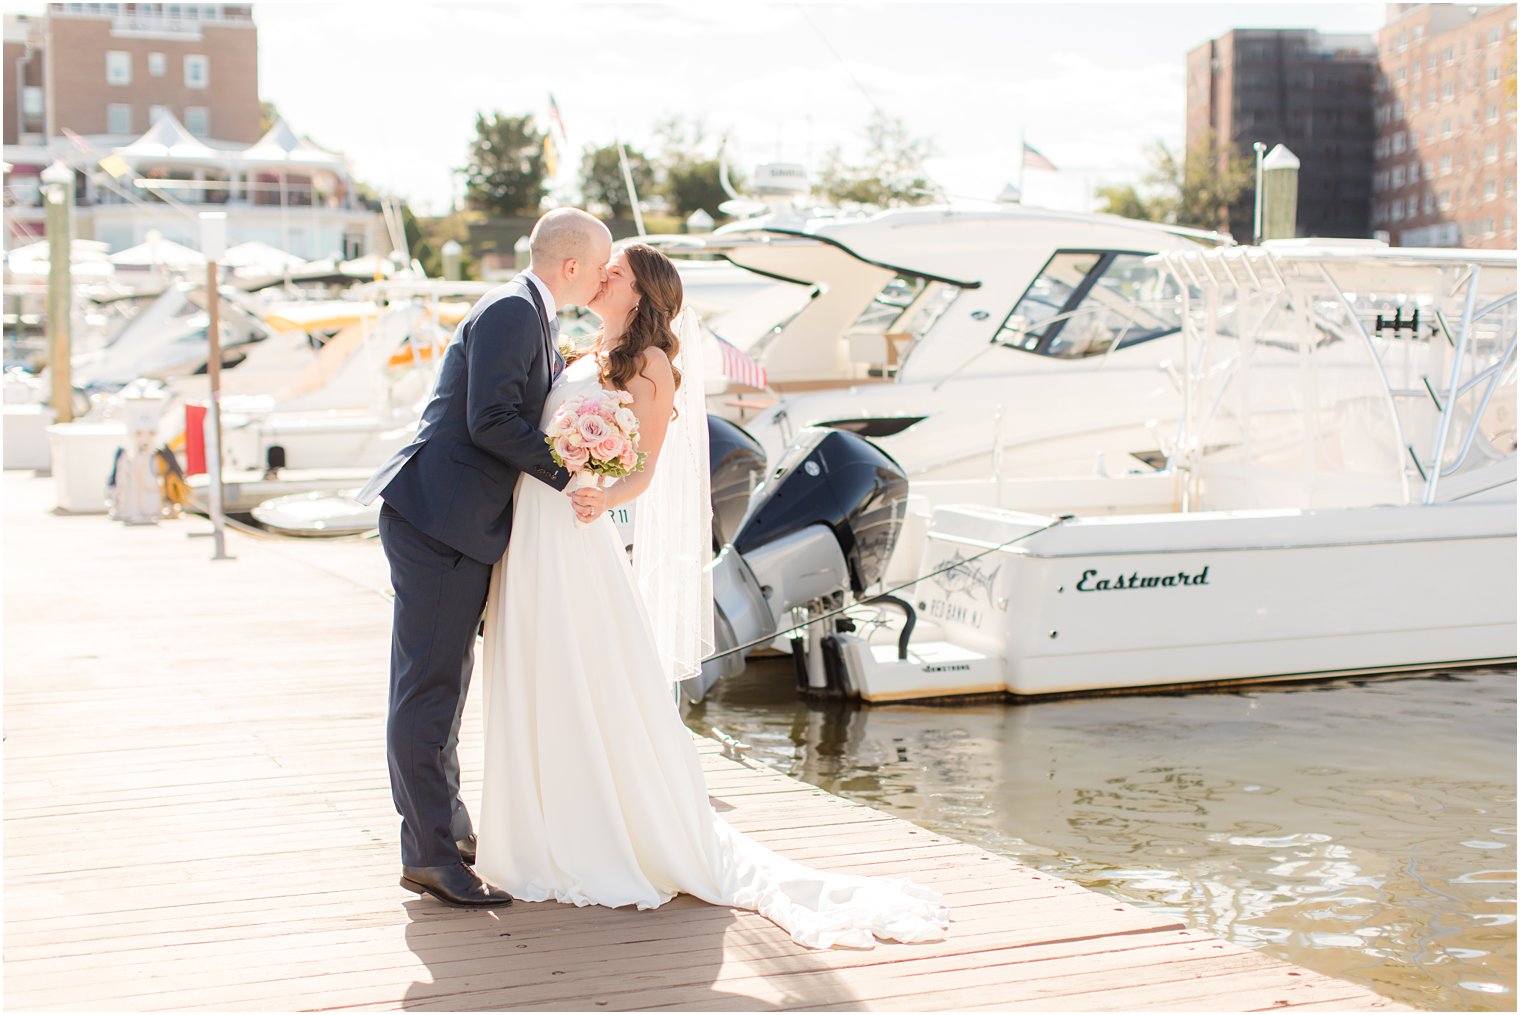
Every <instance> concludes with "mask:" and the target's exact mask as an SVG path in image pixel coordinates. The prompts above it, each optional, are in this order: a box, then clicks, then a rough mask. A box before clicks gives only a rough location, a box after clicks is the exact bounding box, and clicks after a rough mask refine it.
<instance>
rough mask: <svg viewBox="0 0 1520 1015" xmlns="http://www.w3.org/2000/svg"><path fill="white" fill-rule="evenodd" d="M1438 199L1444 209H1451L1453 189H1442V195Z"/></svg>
mask: <svg viewBox="0 0 1520 1015" xmlns="http://www.w3.org/2000/svg"><path fill="white" fill-rule="evenodd" d="M1437 200H1439V201H1440V204H1441V210H1442V211H1451V191H1449V190H1443V191H1441V194H1440V197H1439V198H1438V199H1437Z"/></svg>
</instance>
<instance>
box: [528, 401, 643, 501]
mask: <svg viewBox="0 0 1520 1015" xmlns="http://www.w3.org/2000/svg"><path fill="white" fill-rule="evenodd" d="M632 401H633V396H632V395H630V394H629V393H628V392H626V391H600V392H597V393H595V394H590V395H581V396H580V397H578V398H572V399H570V400H569V401H567V402H565V404H564V405H562V406H560V407H559V410H558V411H556V412H555V413H554V416H553V418H552V419H550V420H549V428H548V430H547V431H545V433H546V436H545V437H544V440H545V441H546V442H547V443H548V445H549V453H550V454H551V455H553V456H554V460H555V461H556V462H558V463H559V464H560V465H561V466H563V467H564V468H565V469H567V470H569V471H570V473H571V474H572V475H573V476H575V477H577V479H579V480H580V481H579V482H578V483H577V485H586V484H587V481H588V480H589V481H590V482H592V483H596V484H600V479H598V478H596V477H600V476H611V477H613V478H614V479H619V478H621V477H623V476H626V475H628V474H629V473H632V472H638V471H639V470H640V469H642V468H643V467H644V456H645V452H643V451H640V450H639V418H638V417H637V416H635V415H634V413H633V410H632V409H631V408H629V403H631V402H632ZM580 477H586V478H585V479H581V478H580Z"/></svg>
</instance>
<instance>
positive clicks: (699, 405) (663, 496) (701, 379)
mask: <svg viewBox="0 0 1520 1015" xmlns="http://www.w3.org/2000/svg"><path fill="white" fill-rule="evenodd" d="M670 326H671V330H672V331H674V332H675V335H676V338H677V339H678V340H679V341H680V343H681V346H680V349H679V350H678V351H677V352H676V358H675V360H674V365H675V368H676V369H677V370H679V371H680V372H681V386H680V387H679V388H677V389H676V399H675V409H676V413H677V415H676V418H675V419H673V420H671V423H670V428H669V429H668V430H667V431H666V432H665V442H664V444H662V445H661V447H660V457H659V461H658V462H657V463H656V466H655V471H654V476H653V478H652V479H651V480H650V483H649V487H648V488H647V489H646V490H645V491H644V492H643V493H642V494H641V495H639V498H638V500H636V501H635V502H634V504H635V507H634V518H633V572H634V577H635V578H636V579H637V580H638V585H639V591H640V593H642V595H643V598H644V604H645V607H646V608H647V610H648V612H649V620H650V623H651V625H652V626H653V628H654V638H655V645H656V646H657V647H658V649H659V652H660V662H661V663H663V664H664V668H665V676H666V679H668V680H670V681H671V682H672V683H675V682H678V681H681V680H685V679H686V678H687V677H692V676H695V675H696V674H697V673H699V672H701V669H702V660H703V659H704V658H705V657H706V656H708V655H709V654H711V653H712V650H713V596H712V571H711V569H710V567H709V565H711V563H712V555H713V554H712V478H711V476H710V475H709V465H708V461H707V401H706V397H705V394H706V391H705V389H706V378H707V371H706V369H705V366H706V364H705V362H704V360H705V356H704V349H703V334H702V324H701V321H699V320H698V319H697V315H696V313H695V312H694V311H693V310H692V309H691V308H690V307H684V308H682V310H681V312H680V313H679V314H677V315H676V317H675V320H673V321H671V322H670Z"/></svg>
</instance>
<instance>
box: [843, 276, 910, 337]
mask: <svg viewBox="0 0 1520 1015" xmlns="http://www.w3.org/2000/svg"><path fill="white" fill-rule="evenodd" d="M923 291H924V280H923V279H921V278H909V277H907V276H906V275H896V276H894V277H893V278H892V280H891V281H889V282H888V283H887V284H886V285H885V286H884V287H883V288H882V290H881V292H879V293H877V294H876V295H875V296H874V297H872V299H871V302H870V303H867V304H866V308H865V310H863V311H861V313H860V316H859V317H857V318H855V323H854V324H852V325H850V328H849V330H850V333H851V334H874V335H884V334H886V333H887V332H888V331H891V330H893V329H892V325H893V324H894V323H895V322H896V321H897V319H898V318H899V317H902V316H903V312H904V311H905V310H907V309H908V307H909V306H910V305H911V304H912V303H913V301H914V300H915V299H917V298H918V294H919V293H921V292H923Z"/></svg>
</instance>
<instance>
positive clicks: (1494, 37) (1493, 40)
mask: <svg viewBox="0 0 1520 1015" xmlns="http://www.w3.org/2000/svg"><path fill="white" fill-rule="evenodd" d="M1488 44H1489V45H1490V46H1497V45H1498V44H1499V29H1498V28H1490V29H1489V30H1488Z"/></svg>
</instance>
